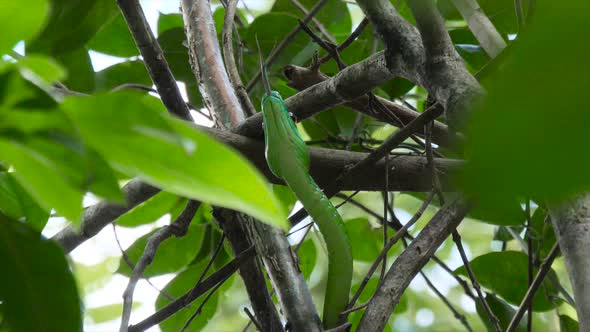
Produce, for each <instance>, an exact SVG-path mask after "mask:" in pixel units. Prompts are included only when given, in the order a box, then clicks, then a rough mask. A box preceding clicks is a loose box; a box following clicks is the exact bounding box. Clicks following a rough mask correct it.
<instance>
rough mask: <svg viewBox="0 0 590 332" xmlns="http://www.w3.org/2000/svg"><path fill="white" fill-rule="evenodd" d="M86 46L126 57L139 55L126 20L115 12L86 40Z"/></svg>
mask: <svg viewBox="0 0 590 332" xmlns="http://www.w3.org/2000/svg"><path fill="white" fill-rule="evenodd" d="M87 47H88V48H89V49H91V50H95V51H97V52H101V53H105V54H110V55H113V56H118V57H123V58H128V57H132V56H136V55H139V50H138V49H137V47H136V46H135V41H134V40H133V37H132V36H131V32H130V31H129V27H127V22H125V18H124V17H123V15H121V14H117V15H116V16H115V17H114V18H113V19H112V20H111V21H110V22H108V23H107V24H105V25H104V26H103V27H102V28H101V29H100V31H98V33H97V34H96V35H95V36H94V37H93V38H92V39H91V40H90V41H89V42H88V45H87Z"/></svg>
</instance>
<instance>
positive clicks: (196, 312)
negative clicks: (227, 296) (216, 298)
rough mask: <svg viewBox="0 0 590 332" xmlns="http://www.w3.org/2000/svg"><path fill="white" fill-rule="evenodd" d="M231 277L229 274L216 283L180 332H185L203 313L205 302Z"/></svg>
mask: <svg viewBox="0 0 590 332" xmlns="http://www.w3.org/2000/svg"><path fill="white" fill-rule="evenodd" d="M229 277H230V276H227V278H225V279H223V280H222V281H221V282H219V283H218V284H217V285H215V287H213V289H211V290H210V291H209V294H207V296H206V297H205V298H204V299H203V302H201V304H200V305H199V307H198V308H197V310H195V312H194V313H193V314H192V315H191V316H190V318H189V319H188V320H187V321H186V323H184V326H183V327H182V329H181V330H180V332H185V331H186V329H188V327H189V326H190V325H191V323H192V321H193V320H194V319H195V318H196V317H197V316H198V315H199V314H201V311H202V310H203V307H204V306H205V304H206V303H207V302H208V301H209V299H210V298H211V297H212V296H213V294H215V292H216V291H217V290H218V289H219V287H221V286H223V284H224V283H225V282H226V281H227V279H229Z"/></svg>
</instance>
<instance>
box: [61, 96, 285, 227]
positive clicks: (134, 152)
mask: <svg viewBox="0 0 590 332" xmlns="http://www.w3.org/2000/svg"><path fill="white" fill-rule="evenodd" d="M150 100H153V97H150V96H147V97H144V98H141V97H138V95H137V94H132V93H117V94H110V95H104V96H97V97H92V98H69V99H67V100H66V101H65V103H64V109H65V110H66V112H67V113H68V114H69V115H70V116H71V118H72V120H73V121H74V122H75V124H76V125H77V127H78V129H79V130H80V133H81V134H82V136H83V137H84V138H85V139H86V140H87V142H88V143H89V144H91V145H92V146H94V148H95V149H96V150H97V151H98V152H100V153H101V154H102V155H103V157H105V159H106V160H108V161H109V162H110V164H111V165H112V166H113V167H114V168H116V169H117V170H119V171H121V172H123V173H125V174H127V175H129V176H137V177H139V178H141V179H142V180H144V181H146V182H148V183H150V184H153V185H155V186H157V187H159V188H162V189H164V190H167V191H170V192H173V193H176V194H178V195H181V196H184V197H188V198H192V199H197V200H201V201H205V202H207V203H210V204H213V205H218V206H223V207H228V208H232V209H236V210H238V211H241V212H244V213H247V214H250V215H252V216H254V217H256V218H258V219H260V220H262V221H263V222H266V223H269V224H271V225H274V226H279V227H282V228H284V229H286V228H287V227H288V223H287V221H286V216H285V212H284V211H283V210H282V208H281V206H280V204H279V203H278V201H277V200H276V198H275V197H274V195H273V194H272V191H271V190H270V186H269V185H268V184H267V183H266V181H265V179H264V177H263V176H262V175H261V174H260V173H259V172H258V171H257V170H256V169H255V168H254V166H252V165H251V164H250V163H249V162H247V161H246V160H245V159H244V158H243V157H241V156H240V155H238V154H237V153H236V152H234V151H233V150H232V149H230V148H228V147H226V146H224V145H222V144H220V143H218V142H217V141H215V140H214V139H212V138H211V137H209V136H207V135H205V134H203V133H200V132H199V131H198V130H196V128H195V127H193V126H191V125H189V124H187V123H185V122H182V121H181V120H177V119H174V118H172V117H171V116H169V115H167V114H165V113H164V112H163V110H162V107H161V105H160V106H159V108H158V109H155V107H154V104H152V103H151V101H150ZM122 107H123V108H124V109H125V112H120V111H119V110H120V109H121V108H122ZM104 128H108V130H104ZM122 142H124V144H122ZM237 184H239V185H237Z"/></svg>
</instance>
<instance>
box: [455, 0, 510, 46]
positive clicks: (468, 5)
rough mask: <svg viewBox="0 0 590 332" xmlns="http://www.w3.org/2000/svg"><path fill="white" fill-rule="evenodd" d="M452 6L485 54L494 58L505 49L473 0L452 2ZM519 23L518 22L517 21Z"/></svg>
mask: <svg viewBox="0 0 590 332" xmlns="http://www.w3.org/2000/svg"><path fill="white" fill-rule="evenodd" d="M453 4H454V5H455V7H456V8H457V10H459V13H461V16H463V18H464V19H465V22H467V25H468V26H469V29H470V30H471V32H473V35H474V36H475V38H477V41H479V44H480V45H481V47H482V48H483V49H484V50H485V51H486V53H487V54H488V55H489V56H490V57H492V58H495V57H496V56H497V55H498V54H500V52H502V50H503V49H505V48H506V42H505V41H504V38H502V36H501V35H500V33H498V30H496V27H494V24H493V23H492V22H491V21H490V19H489V18H488V17H487V16H486V14H485V13H484V12H483V10H482V9H481V8H480V7H479V4H478V3H477V1H475V0H453ZM519 21H520V20H519Z"/></svg>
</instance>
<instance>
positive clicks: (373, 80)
mask: <svg viewBox="0 0 590 332" xmlns="http://www.w3.org/2000/svg"><path fill="white" fill-rule="evenodd" d="M393 77H394V76H392V74H391V73H390V72H389V71H388V70H387V67H386V66H385V57H384V56H383V54H382V53H377V54H375V55H373V56H371V57H369V58H367V59H365V60H363V61H361V62H358V63H356V64H354V65H351V66H348V67H346V68H344V69H343V70H342V71H340V72H338V74H336V75H334V76H333V77H332V78H330V79H328V80H325V81H323V82H321V83H318V84H316V85H313V86H311V87H309V88H307V89H305V90H303V91H301V92H299V93H298V94H296V95H294V96H292V97H289V98H287V99H286V100H285V104H286V105H287V108H288V109H289V112H292V113H293V114H295V115H296V116H297V119H299V120H304V119H306V118H308V117H310V116H312V115H314V114H316V113H319V112H321V111H324V110H327V109H329V108H331V107H334V106H337V105H340V104H342V103H344V102H347V101H350V100H353V99H355V98H357V97H359V96H362V95H364V94H366V93H367V92H370V91H371V90H373V89H375V88H376V87H378V86H379V85H381V84H383V83H385V82H387V81H389V80H390V79H392V78H393ZM234 131H235V132H236V133H238V134H240V135H244V136H248V137H262V135H263V133H262V114H260V113H258V114H256V115H254V116H252V117H250V118H248V119H247V120H246V121H245V122H244V123H243V124H241V125H240V126H239V127H238V128H236V130H234Z"/></svg>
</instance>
